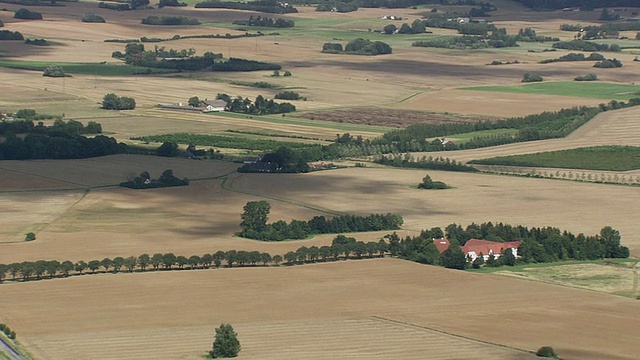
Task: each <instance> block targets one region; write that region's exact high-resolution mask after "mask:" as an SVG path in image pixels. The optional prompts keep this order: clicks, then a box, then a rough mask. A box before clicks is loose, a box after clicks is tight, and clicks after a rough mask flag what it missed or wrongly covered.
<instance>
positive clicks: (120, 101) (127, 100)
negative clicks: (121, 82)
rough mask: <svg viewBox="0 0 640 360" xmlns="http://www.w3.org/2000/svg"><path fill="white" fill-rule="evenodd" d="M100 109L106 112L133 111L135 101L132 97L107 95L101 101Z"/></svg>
mask: <svg viewBox="0 0 640 360" xmlns="http://www.w3.org/2000/svg"><path fill="white" fill-rule="evenodd" d="M102 108H103V109H106V110H133V109H135V108H136V100H135V99H134V98H132V97H127V96H118V95H116V94H114V93H109V94H107V95H105V96H104V98H103V99H102Z"/></svg>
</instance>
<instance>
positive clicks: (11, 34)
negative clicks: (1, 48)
mask: <svg viewBox="0 0 640 360" xmlns="http://www.w3.org/2000/svg"><path fill="white" fill-rule="evenodd" d="M0 40H24V36H22V34H21V33H20V32H19V31H10V30H0Z"/></svg>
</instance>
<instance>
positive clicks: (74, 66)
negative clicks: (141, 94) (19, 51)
mask: <svg viewBox="0 0 640 360" xmlns="http://www.w3.org/2000/svg"><path fill="white" fill-rule="evenodd" d="M50 65H58V66H60V67H62V69H63V70H64V72H65V73H66V74H83V75H100V76H125V75H135V74H146V73H147V69H148V68H146V67H142V66H132V65H126V64H116V63H72V62H50V61H25V60H0V67H5V68H10V69H21V70H33V71H43V70H44V69H45V68H46V67H47V66H50ZM150 70H151V74H165V73H171V72H175V71H173V70H170V69H150Z"/></svg>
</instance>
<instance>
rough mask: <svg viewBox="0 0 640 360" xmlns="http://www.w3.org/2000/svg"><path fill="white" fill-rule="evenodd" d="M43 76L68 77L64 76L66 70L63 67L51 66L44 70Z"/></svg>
mask: <svg viewBox="0 0 640 360" xmlns="http://www.w3.org/2000/svg"><path fill="white" fill-rule="evenodd" d="M42 76H48V77H65V76H66V75H65V74H64V69H62V67H61V66H58V65H49V66H47V67H46V68H44V70H43V72H42Z"/></svg>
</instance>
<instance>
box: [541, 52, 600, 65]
mask: <svg viewBox="0 0 640 360" xmlns="http://www.w3.org/2000/svg"><path fill="white" fill-rule="evenodd" d="M604 59H605V57H604V56H603V55H602V54H598V53H595V52H594V53H591V54H589V56H584V54H581V53H568V54H567V55H563V56H560V57H559V58H555V59H544V60H540V61H539V63H540V64H549V63H554V62H563V61H600V60H604Z"/></svg>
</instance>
